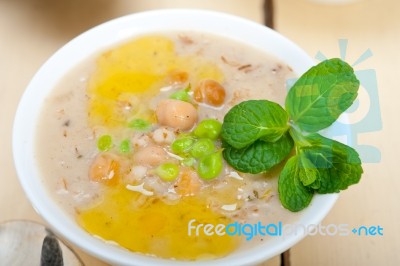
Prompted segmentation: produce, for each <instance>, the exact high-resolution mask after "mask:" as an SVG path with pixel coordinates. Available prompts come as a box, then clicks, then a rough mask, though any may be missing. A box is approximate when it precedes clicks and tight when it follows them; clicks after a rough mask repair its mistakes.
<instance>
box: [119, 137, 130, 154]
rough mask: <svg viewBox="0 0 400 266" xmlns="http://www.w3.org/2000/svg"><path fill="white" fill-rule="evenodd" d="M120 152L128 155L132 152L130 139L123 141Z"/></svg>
mask: <svg viewBox="0 0 400 266" xmlns="http://www.w3.org/2000/svg"><path fill="white" fill-rule="evenodd" d="M119 150H120V151H121V152H122V153H128V152H130V151H131V142H130V140H129V139H124V140H123V141H121V144H119Z"/></svg>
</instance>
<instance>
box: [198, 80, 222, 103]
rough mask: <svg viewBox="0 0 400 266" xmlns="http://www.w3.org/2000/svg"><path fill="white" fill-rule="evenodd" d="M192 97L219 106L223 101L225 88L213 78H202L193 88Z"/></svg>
mask: <svg viewBox="0 0 400 266" xmlns="http://www.w3.org/2000/svg"><path fill="white" fill-rule="evenodd" d="M193 97H194V99H195V100H196V101H198V102H204V103H206V104H209V105H212V106H221V105H222V104H223V103H224V101H225V89H224V87H222V85H221V84H219V83H218V82H217V81H215V80H212V79H203V80H201V81H200V82H199V83H198V84H197V86H196V88H195V89H194V94H193Z"/></svg>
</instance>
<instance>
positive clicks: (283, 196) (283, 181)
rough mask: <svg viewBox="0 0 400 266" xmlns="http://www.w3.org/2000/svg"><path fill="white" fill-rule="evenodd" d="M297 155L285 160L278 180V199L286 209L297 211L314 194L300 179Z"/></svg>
mask: <svg viewBox="0 0 400 266" xmlns="http://www.w3.org/2000/svg"><path fill="white" fill-rule="evenodd" d="M299 175H300V167H299V156H298V155H296V156H294V157H292V158H290V159H289V161H287V163H286V165H285V167H284V168H283V170H282V172H281V174H280V175H279V180H278V192H279V199H280V201H281V203H282V205H283V207H285V208H286V209H288V210H290V211H292V212H297V211H300V210H302V209H304V208H305V207H307V206H308V205H309V204H310V202H311V199H312V197H313V195H314V192H313V190H312V189H310V188H308V187H305V186H304V185H303V183H302V182H301V180H300V176H299Z"/></svg>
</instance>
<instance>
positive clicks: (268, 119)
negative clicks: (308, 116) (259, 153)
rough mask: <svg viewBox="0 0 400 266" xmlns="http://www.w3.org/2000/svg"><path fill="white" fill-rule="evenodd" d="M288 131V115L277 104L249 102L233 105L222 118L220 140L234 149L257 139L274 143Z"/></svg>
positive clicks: (264, 101) (265, 101) (262, 101)
mask: <svg viewBox="0 0 400 266" xmlns="http://www.w3.org/2000/svg"><path fill="white" fill-rule="evenodd" d="M287 130H288V115H287V113H286V112H285V110H284V109H283V108H282V107H281V106H280V105H279V104H277V103H274V102H270V101H267V100H250V101H245V102H241V103H240V104H238V105H235V106H234V107H233V108H232V109H231V110H229V112H228V113H227V114H226V115H225V117H224V122H223V124H222V130H221V136H222V139H223V140H224V141H225V142H227V143H228V144H229V145H230V146H232V147H234V148H236V149H242V148H244V147H246V146H249V145H250V144H252V143H253V142H255V141H256V140H257V139H259V138H261V137H263V140H268V141H271V142H274V141H276V140H278V139H279V138H280V137H281V136H282V135H283V134H284V133H285V132H286V131H287Z"/></svg>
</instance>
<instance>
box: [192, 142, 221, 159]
mask: <svg viewBox="0 0 400 266" xmlns="http://www.w3.org/2000/svg"><path fill="white" fill-rule="evenodd" d="M214 151H215V145H214V142H213V141H212V140H210V139H199V140H198V141H197V142H196V143H195V144H193V146H192V148H191V149H190V155H192V156H193V157H194V158H200V157H203V156H205V155H208V154H210V153H212V152H214Z"/></svg>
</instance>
